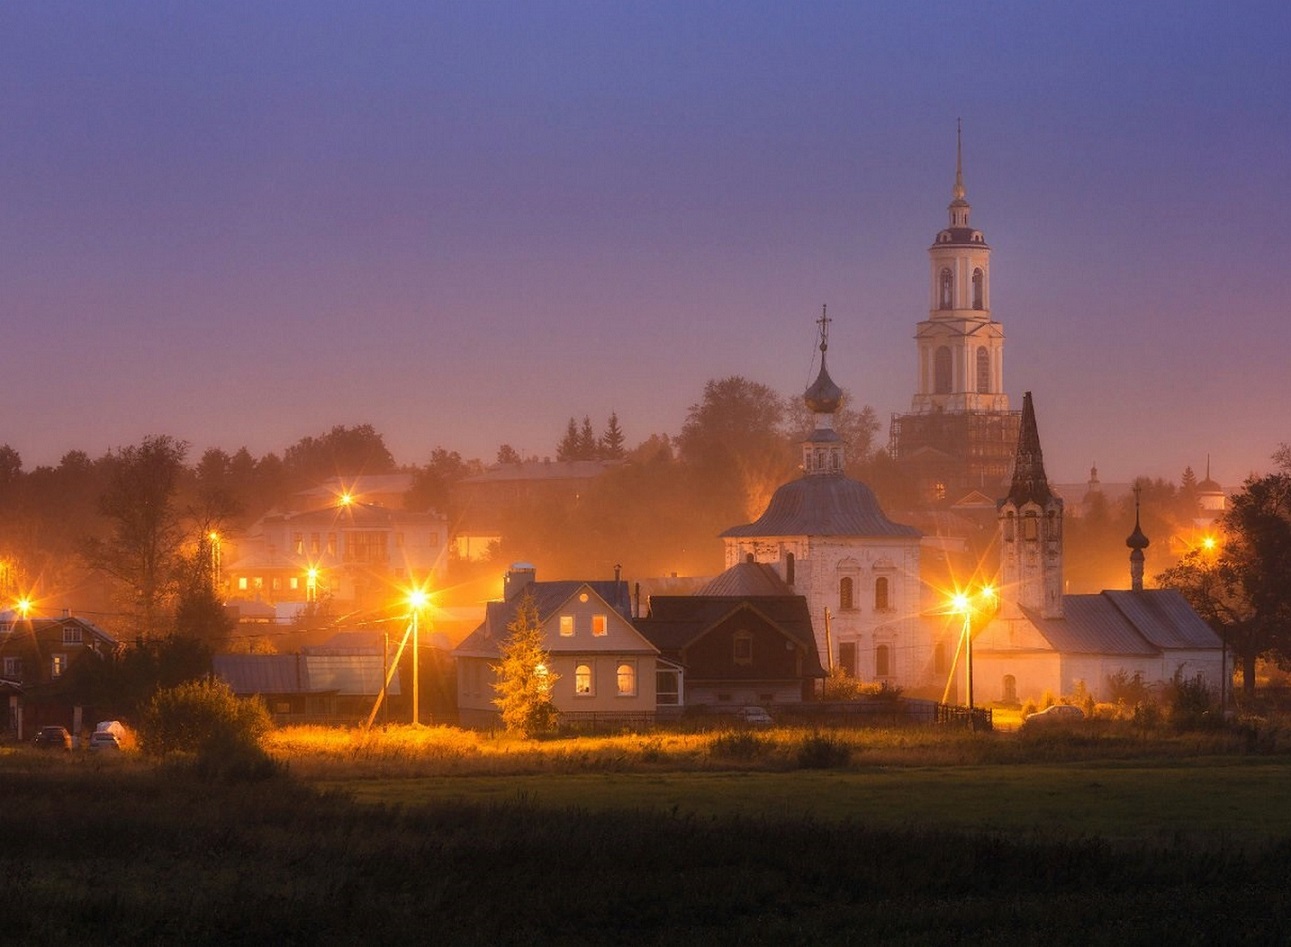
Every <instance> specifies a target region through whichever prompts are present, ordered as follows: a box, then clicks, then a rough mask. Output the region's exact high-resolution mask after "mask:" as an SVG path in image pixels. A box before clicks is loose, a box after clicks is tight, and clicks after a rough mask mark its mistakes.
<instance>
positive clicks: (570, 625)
mask: <svg viewBox="0 0 1291 947" xmlns="http://www.w3.org/2000/svg"><path fill="white" fill-rule="evenodd" d="M560 636H561V637H562V638H572V637H574V616H573V615H561V616H560Z"/></svg>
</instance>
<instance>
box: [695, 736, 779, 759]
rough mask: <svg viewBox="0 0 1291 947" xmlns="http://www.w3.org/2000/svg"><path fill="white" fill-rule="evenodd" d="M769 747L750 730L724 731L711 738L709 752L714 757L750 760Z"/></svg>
mask: <svg viewBox="0 0 1291 947" xmlns="http://www.w3.org/2000/svg"><path fill="white" fill-rule="evenodd" d="M770 745H771V744H770V742H769V741H767V740H765V739H763V738H762V737H760V736H758V735H757V734H756V733H754V732H753V731H752V730H724V731H723V732H721V733H719V734H718V735H717V736H715V737H713V742H712V743H711V744H709V750H710V752H712V754H713V755H714V756H725V757H729V758H731V759H735V760H751V759H753V758H755V757H757V756H759V755H760V754H762V753H764V752H765V751H766V750H767V749H768V747H769V746H770Z"/></svg>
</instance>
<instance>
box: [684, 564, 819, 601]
mask: <svg viewBox="0 0 1291 947" xmlns="http://www.w3.org/2000/svg"><path fill="white" fill-rule="evenodd" d="M695 594H696V595H736V596H750V595H794V594H796V593H795V592H794V590H793V587H792V586H790V585H789V583H787V582H785V580H784V579H782V578H780V574H779V573H778V572H776V571H775V569H774V568H772V567H771V566H769V565H767V564H766V563H764V562H737V563H736V564H735V565H733V566H731V567H730V568H729V569H727V570H726V571H725V572H723V573H721V574H720V575H718V576H715V577H713V578H712V579H710V580H709V581H708V582H707V583H705V584H704V585H703V586H702V587H701V588H700V589H699V590H698V591H697V592H696V593H695Z"/></svg>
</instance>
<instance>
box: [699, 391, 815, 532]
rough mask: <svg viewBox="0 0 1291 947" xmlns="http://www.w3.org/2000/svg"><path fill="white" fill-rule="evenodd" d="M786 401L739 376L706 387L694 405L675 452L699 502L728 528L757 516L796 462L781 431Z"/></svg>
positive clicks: (782, 429) (787, 434)
mask: <svg viewBox="0 0 1291 947" xmlns="http://www.w3.org/2000/svg"><path fill="white" fill-rule="evenodd" d="M785 420H786V409H785V403H784V399H782V398H781V397H780V396H779V395H778V394H776V393H775V391H773V390H772V389H770V388H768V387H767V386H766V385H763V384H759V383H758V382H753V381H749V380H748V379H747V378H742V377H740V376H738V375H733V376H731V377H729V378H722V379H717V380H713V381H709V382H708V384H706V385H705V386H704V397H703V400H702V401H700V402H698V403H696V404H692V405H691V406H690V412H689V413H688V414H687V416H686V423H685V424H683V425H682V428H681V436H680V437H678V438H677V447H678V451H679V453H680V455H681V459H682V461H683V462H684V463H685V464H686V465H687V466H688V467H689V468H690V469H691V470H692V471H693V472H694V474H695V475H696V476H697V478H698V481H699V482H698V484H697V488H698V489H699V490H700V492H701V493H702V494H705V495H706V496H705V497H704V501H703V502H709V503H714V504H717V505H718V506H720V507H722V508H723V515H724V516H725V517H726V519H727V521H728V522H735V521H736V520H737V519H738V518H739V517H741V516H743V517H752V516H757V515H758V514H759V513H761V512H762V510H763V509H764V508H765V506H766V503H767V501H768V500H770V498H771V494H772V493H773V492H774V491H775V489H776V488H777V487H778V486H779V485H780V484H782V483H784V481H785V480H786V479H787V478H788V477H789V476H790V474H791V473H792V471H793V468H794V460H795V457H796V454H795V452H794V451H793V449H792V447H791V443H790V439H789V433H788V431H786V429H785Z"/></svg>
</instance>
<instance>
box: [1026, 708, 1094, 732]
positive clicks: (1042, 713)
mask: <svg viewBox="0 0 1291 947" xmlns="http://www.w3.org/2000/svg"><path fill="white" fill-rule="evenodd" d="M1084 719H1085V712H1084V711H1083V710H1081V709H1080V708H1079V707H1077V706H1076V705H1075V704H1054V705H1053V706H1052V707H1046V708H1045V709H1044V710H1037V711H1036V712H1035V713H1033V714H1027V718H1026V720H1024V721H1022V722H1023V723H1025V724H1028V725H1030V726H1033V727H1036V726H1040V727H1043V726H1048V725H1050V724H1058V723H1074V722H1076V721H1078V720H1084Z"/></svg>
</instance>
